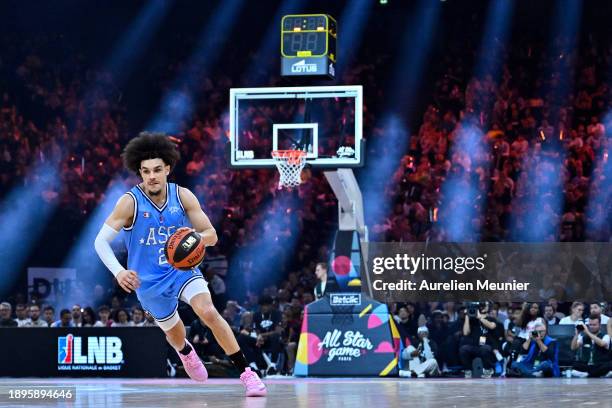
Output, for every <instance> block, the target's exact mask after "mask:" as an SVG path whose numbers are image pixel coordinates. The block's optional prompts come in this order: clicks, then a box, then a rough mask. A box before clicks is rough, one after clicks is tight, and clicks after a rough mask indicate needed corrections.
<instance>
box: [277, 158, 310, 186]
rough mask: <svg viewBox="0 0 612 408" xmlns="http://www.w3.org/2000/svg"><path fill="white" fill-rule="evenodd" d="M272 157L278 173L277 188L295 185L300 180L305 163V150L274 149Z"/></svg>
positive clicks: (297, 184)
mask: <svg viewBox="0 0 612 408" xmlns="http://www.w3.org/2000/svg"><path fill="white" fill-rule="evenodd" d="M272 158H273V159H274V163H275V164H276V168H277V169H278V172H279V173H280V179H279V181H278V188H279V189H281V188H283V187H286V188H292V187H297V186H299V185H300V183H301V182H302V180H301V177H300V176H301V174H302V169H303V168H304V165H305V164H306V152H304V151H302V150H274V151H273V152H272Z"/></svg>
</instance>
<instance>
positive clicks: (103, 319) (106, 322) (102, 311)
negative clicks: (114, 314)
mask: <svg viewBox="0 0 612 408" xmlns="http://www.w3.org/2000/svg"><path fill="white" fill-rule="evenodd" d="M98 318H99V319H100V323H102V327H111V325H112V324H113V321H112V320H110V309H109V307H108V306H106V305H102V306H100V307H99V308H98Z"/></svg>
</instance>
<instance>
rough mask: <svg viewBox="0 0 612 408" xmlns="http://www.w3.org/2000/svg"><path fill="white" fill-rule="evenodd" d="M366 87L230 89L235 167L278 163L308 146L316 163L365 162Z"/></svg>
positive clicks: (337, 165)
mask: <svg viewBox="0 0 612 408" xmlns="http://www.w3.org/2000/svg"><path fill="white" fill-rule="evenodd" d="M362 99H363V88H362V87H361V85H350V86H312V87H284V88H232V89H230V118H229V119H230V165H231V167H235V168H236V167H237V168H240V167H245V168H256V167H274V160H273V159H272V151H273V150H289V149H291V150H295V149H299V150H304V151H306V160H307V163H308V164H309V165H311V166H313V167H326V168H342V167H359V166H362V165H363V163H364V162H363V159H364V147H363V138H362V117H363V111H362Z"/></svg>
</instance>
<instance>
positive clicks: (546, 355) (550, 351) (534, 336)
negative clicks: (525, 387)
mask: <svg viewBox="0 0 612 408" xmlns="http://www.w3.org/2000/svg"><path fill="white" fill-rule="evenodd" d="M547 329H548V327H547V325H546V322H544V321H539V322H538V323H536V325H535V328H534V330H533V331H532V332H531V333H530V335H529V337H528V338H527V340H526V341H525V342H524V343H523V349H524V350H528V353H527V356H526V357H525V358H524V359H523V360H521V361H520V362H513V363H512V365H511V369H512V370H513V371H514V374H516V375H518V376H520V377H543V376H545V377H559V376H560V370H559V356H558V354H559V348H558V345H557V340H555V339H553V338H552V337H549V336H548V334H547Z"/></svg>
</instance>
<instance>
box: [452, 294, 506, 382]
mask: <svg viewBox="0 0 612 408" xmlns="http://www.w3.org/2000/svg"><path fill="white" fill-rule="evenodd" d="M488 311H489V305H488V304H486V305H484V306H481V307H480V308H479V309H478V310H476V311H475V312H476V313H475V314H473V315H472V316H470V313H469V312H467V313H466V314H465V316H464V317H463V330H462V333H463V337H462V338H461V343H460V344H461V347H460V348H459V358H460V359H461V364H462V365H463V368H464V370H465V378H471V377H472V365H473V362H474V360H475V359H476V358H480V359H481V360H482V365H483V378H491V376H492V375H493V372H494V367H495V354H494V353H493V350H494V349H497V348H499V345H498V344H497V342H496V339H495V328H496V327H497V323H496V322H495V319H493V318H492V317H489V316H488V315H487V313H488Z"/></svg>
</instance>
